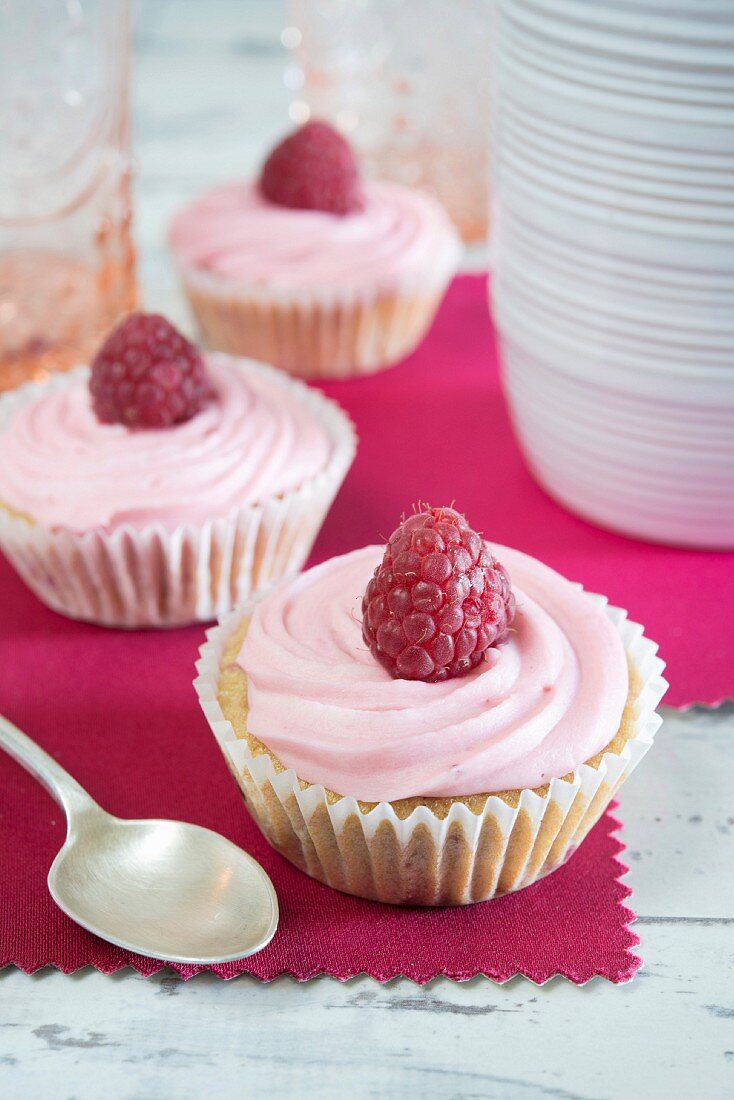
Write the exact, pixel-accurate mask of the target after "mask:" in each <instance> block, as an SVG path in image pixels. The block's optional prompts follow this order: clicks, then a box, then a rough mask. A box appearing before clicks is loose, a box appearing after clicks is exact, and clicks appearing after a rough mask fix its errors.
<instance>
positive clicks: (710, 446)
mask: <svg viewBox="0 0 734 1100" xmlns="http://www.w3.org/2000/svg"><path fill="white" fill-rule="evenodd" d="M496 30H497V58H496V65H497V88H496V109H495V129H494V141H493V144H494V162H493V163H494V168H493V172H494V180H493V206H492V267H493V277H492V297H493V309H494V316H495V321H496V323H497V326H498V329H499V333H500V347H501V356H502V366H503V375H504V380H505V387H506V392H507V396H508V399H509V403H510V408H511V411H512V415H513V419H514V423H515V426H516V430H517V432H518V435H519V438H520V441H521V444H522V446H523V449H524V451H525V454H526V456H527V459H528V462H529V464H530V466H531V467H532V469H533V470H534V472H535V474H536V476H537V478H538V480H539V481H540V482H541V483H542V484H543V485H544V486H545V487H546V488H547V489H548V490H549V492H550V493H551V494H552V495H554V496H555V497H556V498H558V499H559V500H560V501H561V502H563V503H565V504H566V505H567V506H568V507H569V508H571V509H573V510H574V511H576V512H579V513H581V514H582V515H584V516H586V517H587V518H589V519H591V520H593V521H595V522H598V523H599V524H601V525H603V526H607V527H611V528H614V529H617V530H619V531H623V532H626V533H628V534H632V535H636V536H641V537H643V538H649V539H654V540H659V541H663V542H673V543H682V544H688V545H693V546H701V547H710V548H716V547H720V548H723V547H732V546H734V0H593V2H592V0H498V19H497V28H496Z"/></svg>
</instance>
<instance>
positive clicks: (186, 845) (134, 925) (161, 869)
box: [48, 810, 278, 963]
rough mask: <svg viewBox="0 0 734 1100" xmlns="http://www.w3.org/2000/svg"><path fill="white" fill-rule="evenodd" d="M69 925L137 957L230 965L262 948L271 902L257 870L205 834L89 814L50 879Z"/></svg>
mask: <svg viewBox="0 0 734 1100" xmlns="http://www.w3.org/2000/svg"><path fill="white" fill-rule="evenodd" d="M48 887H49V890H50V891H51V896H52V897H53V899H54V901H55V902H56V904H57V905H58V906H59V907H60V908H61V909H63V910H64V912H65V913H67V914H68V915H69V916H70V917H71V918H72V920H75V921H76V922H77V924H81V925H83V926H84V927H85V928H88V929H89V931H90V932H94V933H96V935H98V936H101V937H102V938H103V939H105V940H110V941H111V942H112V943H116V944H118V945H119V946H121V947H125V948H127V949H128V950H130V951H137V952H139V953H140V954H142V955H150V956H152V957H153V958H157V959H165V960H167V961H169V962H181V963H218V962H229V961H231V960H233V959H241V958H243V957H244V956H246V955H251V954H253V953H254V952H255V951H259V950H260V949H261V948H262V947H265V945H266V944H267V943H269V942H270V940H271V939H272V937H273V934H274V933H275V929H276V926H277V923H278V901H277V898H276V895H275V890H274V889H273V885H272V883H271V882H270V879H269V878H268V876H267V875H266V874H265V872H264V871H263V869H262V868H261V867H260V865H259V864H258V863H256V862H255V860H254V859H252V858H251V857H250V856H248V855H247V853H246V852H243V851H242V849H241V848H238V847H237V846H236V845H235V844H232V843H230V841H228V840H225V838H224V837H222V836H220V835H219V834H218V833H214V832H212V831H211V830H210V829H203V828H201V827H200V826H198V825H189V824H185V823H184V822H182V821H157V820H146V821H132V820H123V819H121V818H116V817H112V816H110V814H107V813H105V812H104V810H96V811H90V812H89V813H88V814H86V815H84V816H83V818H82V821H81V822H80V823H79V824H78V825H77V828H76V829H75V831H74V834H73V835H71V836H69V837H68V838H67V841H66V843H65V844H64V846H63V848H62V849H61V851H60V852H59V854H58V855H57V856H56V859H55V860H54V862H53V864H52V865H51V870H50V871H49V875H48Z"/></svg>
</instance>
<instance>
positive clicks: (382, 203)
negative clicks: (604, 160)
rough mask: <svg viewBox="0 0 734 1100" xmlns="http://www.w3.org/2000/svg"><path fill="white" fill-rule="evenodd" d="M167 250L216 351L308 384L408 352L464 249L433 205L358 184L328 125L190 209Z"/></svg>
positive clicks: (421, 196) (402, 191)
mask: <svg viewBox="0 0 734 1100" xmlns="http://www.w3.org/2000/svg"><path fill="white" fill-rule="evenodd" d="M169 245H170V248H171V251H172V254H173V257H174V260H175V263H176V266H177V268H178V270H179V272H180V276H181V280H182V283H183V287H184V290H185V293H186V296H187V298H188V300H189V303H190V306H191V309H192V311H193V314H194V316H195V318H196V321H197V323H198V326H199V329H200V330H201V333H202V336H203V338H204V341H205V342H206V343H207V344H208V345H209V346H210V347H213V348H219V349H221V350H222V351H227V352H230V353H233V354H236V355H248V356H252V357H253V358H254V359H260V360H262V361H264V362H267V363H274V364H275V365H276V366H278V367H281V368H282V369H283V370H286V371H288V372H289V373H290V374H296V375H301V376H302V377H306V378H349V377H352V376H354V375H361V374H369V373H372V372H373V371H376V370H379V369H381V368H382V367H386V366H389V365H390V364H392V363H395V362H396V361H398V360H400V359H402V358H404V357H405V356H406V355H408V354H409V352H411V351H412V350H413V349H414V348H415V347H416V345H417V344H418V343H419V342H420V341H421V339H422V338H423V336H424V334H425V332H426V331H427V329H428V327H429V325H430V324H431V321H432V320H433V317H434V315H435V313H436V309H437V307H438V305H439V302H440V301H441V298H442V297H443V294H444V291H445V289H446V286H447V284H448V282H449V280H450V278H451V276H452V275H453V274H454V272H455V270H456V267H457V264H458V261H459V257H460V254H461V245H460V241H459V237H458V234H457V233H456V230H455V229H454V227H453V225H452V223H451V222H450V220H449V218H448V215H447V214H446V213H445V211H444V210H443V208H442V207H441V206H440V205H439V203H438V202H437V201H436V200H435V199H433V198H432V197H431V196H430V195H428V194H425V193H423V192H421V191H418V190H414V189H411V188H406V187H402V186H399V185H398V184H395V183H387V182H379V181H369V180H365V181H362V180H360V178H359V175H358V172H357V167H356V163H355V160H354V156H353V154H352V150H351V148H350V146H349V145H348V143H347V142H346V140H345V139H344V138H343V137H342V136H341V135H340V134H338V133H337V132H336V131H335V130H333V129H332V128H331V127H330V126H328V125H327V124H326V123H324V122H310V123H307V124H306V125H305V126H303V127H302V128H301V129H300V130H297V131H296V132H295V133H294V134H292V135H291V136H290V137H287V138H286V139H285V140H284V141H283V142H282V143H281V144H280V145H279V146H277V147H276V148H275V149H274V150H273V152H272V153H271V154H270V156H269V157H268V159H267V160H266V162H265V165H264V166H263V169H262V172H261V175H260V178H259V179H258V180H256V181H246V182H238V183H230V184H225V185H223V186H220V187H215V188H214V189H213V190H210V191H208V192H206V193H205V194H204V195H202V196H201V197H200V198H198V199H196V200H195V201H194V202H192V203H191V204H190V205H188V206H186V207H184V208H183V209H182V210H181V211H180V212H179V213H178V214H177V215H176V216H175V217H174V219H173V222H172V224H171V227H170V232H169Z"/></svg>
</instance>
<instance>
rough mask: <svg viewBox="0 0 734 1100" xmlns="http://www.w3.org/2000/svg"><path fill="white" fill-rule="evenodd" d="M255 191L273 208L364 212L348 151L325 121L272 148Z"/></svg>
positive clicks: (359, 182)
mask: <svg viewBox="0 0 734 1100" xmlns="http://www.w3.org/2000/svg"><path fill="white" fill-rule="evenodd" d="M260 191H261V193H262V195H263V196H264V197H265V198H266V199H268V200H269V201H270V202H273V203H275V204H276V205H277V206H290V207H294V208H295V209H297V210H325V211H326V212H327V213H329V214H354V213H356V212H357V211H359V210H363V209H364V195H363V194H362V184H361V181H360V178H359V171H358V169H357V162H356V161H355V159H354V153H353V152H352V147H351V145H350V144H349V142H348V141H347V140H346V138H343V137H342V135H341V134H339V133H337V131H336V130H335V129H334V128H333V126H329V124H328V122H317V121H313V122H307V123H306V125H305V126H302V127H301V128H300V129H299V130H296V131H295V132H294V133H292V134H289V136H288V137H287V138H284V139H283V141H281V142H280V144H279V145H276V146H275V148H274V149H273V151H272V153H271V154H270V156H269V157H268V158H267V160H266V161H265V164H264V165H263V167H262V171H261V173H260Z"/></svg>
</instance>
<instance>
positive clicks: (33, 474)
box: [0, 355, 332, 531]
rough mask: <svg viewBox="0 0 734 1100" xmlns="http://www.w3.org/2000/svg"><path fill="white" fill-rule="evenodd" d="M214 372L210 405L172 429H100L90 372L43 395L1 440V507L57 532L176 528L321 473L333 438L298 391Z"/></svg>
mask: <svg viewBox="0 0 734 1100" xmlns="http://www.w3.org/2000/svg"><path fill="white" fill-rule="evenodd" d="M207 366H208V369H209V372H210V375H211V378H212V381H213V383H214V388H215V390H216V398H215V400H214V401H212V402H210V404H209V405H207V406H206V407H205V408H204V409H203V410H202V411H201V412H200V413H198V414H197V415H196V416H195V417H193V418H192V419H191V420H188V421H187V422H186V423H184V424H177V425H176V426H175V427H173V428H163V429H153V430H151V429H146V430H138V431H131V430H130V429H129V428H126V427H125V426H124V425H122V424H102V423H100V421H99V420H97V418H96V416H95V415H94V412H93V411H92V406H91V400H90V396H89V389H88V385H87V372H86V371H82V372H80V373H78V374H77V375H75V376H74V377H70V378H67V379H65V380H64V381H63V383H62V384H60V385H58V387H57V386H56V385H48V386H46V387H44V389H43V390H42V391H41V393H40V395H39V396H37V397H35V398H34V399H32V400H31V401H29V402H27V403H25V404H24V405H22V406H21V407H20V408H19V409H18V410H17V411H16V412H15V415H14V416H13V417H12V419H11V420H10V422H9V424H8V425H7V427H6V429H5V430H4V431H3V432H2V433H0V501H2V502H3V503H5V504H7V505H10V507H11V508H13V509H15V510H17V511H18V512H22V513H24V514H25V515H27V516H29V517H30V518H31V519H33V520H36V521H37V522H41V523H44V524H46V525H47V526H50V527H55V528H68V529H71V530H75V531H84V530H88V529H90V528H105V529H107V530H109V529H112V528H114V527H118V526H121V525H122V524H130V525H131V526H134V527H140V526H143V525H144V524H146V523H151V522H157V523H160V524H162V525H163V526H165V527H166V528H168V529H172V528H174V527H177V526H178V525H179V524H181V523H201V522H203V521H205V520H206V519H209V518H210V517H216V516H225V515H227V514H228V513H229V512H231V511H232V510H234V509H236V508H240V507H243V506H245V505H247V504H252V503H255V502H257V501H260V500H262V499H264V498H265V497H268V496H272V495H276V494H279V493H284V492H287V491H288V490H290V489H295V488H297V487H298V486H299V485H301V484H302V483H303V482H304V481H306V480H307V479H309V478H310V477H312V476H314V475H316V474H318V473H319V472H320V471H321V470H323V469H324V468H325V467H326V465H327V463H328V460H329V458H330V455H331V450H332V445H331V442H330V440H329V437H328V435H327V433H326V431H325V430H324V428H323V427H322V426H321V424H320V423H319V421H318V419H317V417H316V415H315V414H314V413H313V412H312V411H311V410H310V409H309V408H308V407H307V406H306V405H305V404H304V402H303V401H302V400H301V399H299V396H298V394H297V393H296V392H294V390H293V388H292V387H291V386H289V385H286V384H284V383H283V382H281V381H280V380H279V379H278V378H277V377H275V376H274V375H273V374H272V373H270V372H268V371H265V370H263V369H262V368H260V367H257V366H256V365H254V364H244V363H241V362H238V361H237V360H233V359H229V358H228V357H227V356H225V355H210V356H208V357H207Z"/></svg>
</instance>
